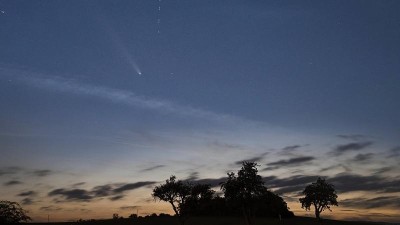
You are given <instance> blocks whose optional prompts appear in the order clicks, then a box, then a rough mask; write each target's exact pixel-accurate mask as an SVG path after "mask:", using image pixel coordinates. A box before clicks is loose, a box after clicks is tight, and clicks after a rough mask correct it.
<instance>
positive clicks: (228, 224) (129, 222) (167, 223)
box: [32, 217, 387, 225]
mask: <svg viewBox="0 0 400 225" xmlns="http://www.w3.org/2000/svg"><path fill="white" fill-rule="evenodd" d="M32 224H35V225H52V224H54V225H70V224H73V225H76V224H79V225H81V224H82V225H86V224H88V225H114V224H115V225H179V222H178V219H177V218H176V217H166V218H160V217H150V218H138V219H118V220H97V221H93V222H79V223H77V222H65V223H32ZM243 224H244V223H243V219H242V218H240V217H192V218H189V219H188V220H187V221H186V223H185V225H243ZM383 224H386V225H387V223H372V222H350V221H338V220H323V221H322V225H383ZM256 225H321V223H319V222H318V221H317V220H316V219H314V218H307V217H295V218H291V219H284V220H283V221H279V220H278V219H274V218H258V219H257V220H256Z"/></svg>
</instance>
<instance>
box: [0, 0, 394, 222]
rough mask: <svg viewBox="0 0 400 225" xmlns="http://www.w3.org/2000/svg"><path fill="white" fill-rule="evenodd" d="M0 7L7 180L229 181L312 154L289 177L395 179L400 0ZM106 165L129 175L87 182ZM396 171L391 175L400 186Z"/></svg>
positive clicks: (0, 132)
mask: <svg viewBox="0 0 400 225" xmlns="http://www.w3.org/2000/svg"><path fill="white" fill-rule="evenodd" d="M159 7H160V10H159ZM0 10H2V12H1V13H0V43H1V44H0V105H1V108H0V109H1V110H0V149H1V150H0V151H2V153H3V155H5V156H7V159H5V158H2V159H0V162H1V164H2V165H4V168H3V169H1V168H0V171H1V170H2V171H8V169H7V168H12V167H15V166H18V167H23V168H24V169H21V170H18V171H19V172H15V173H14V174H20V173H21V172H20V171H25V170H32V169H48V170H51V171H57V172H60V171H63V173H65V174H64V175H63V176H66V177H68V176H70V175H71V174H74V173H81V172H79V171H80V169H82V170H83V171H85V172H82V173H81V174H84V175H81V176H78V177H74V176H72V175H71V177H68V179H67V178H66V179H64V181H63V182H60V183H57V182H58V181H57V182H56V183H57V184H58V185H56V187H52V188H59V186H63V185H68V184H69V183H68V182H67V181H66V180H68V181H70V182H75V181H76V183H78V182H79V181H82V180H84V181H85V183H86V187H85V188H91V187H93V186H94V185H97V184H98V183H99V182H100V183H101V182H103V183H104V182H127V181H126V179H132V176H134V177H135V178H134V179H133V180H134V181H141V179H146V180H157V181H160V180H163V179H164V178H166V177H168V176H169V174H171V173H175V174H177V175H181V176H182V177H185V176H189V175H190V174H191V173H192V172H193V171H197V172H199V174H200V175H198V176H199V178H219V177H221V176H224V174H225V171H226V170H230V169H235V168H236V167H235V166H234V162H236V161H237V160H241V159H246V158H247V159H249V158H257V159H259V160H260V162H259V163H260V164H261V165H262V167H263V168H264V167H265V168H270V169H272V168H271V167H270V166H268V164H270V163H273V162H275V161H277V162H279V160H288V162H289V164H290V162H292V161H290V159H292V158H293V157H305V156H308V155H313V156H314V157H315V159H312V160H313V162H312V163H311V162H310V164H306V165H297V166H298V168H290V169H288V170H285V169H284V168H282V169H281V170H278V171H279V172H277V173H276V174H275V175H276V176H278V177H279V178H282V179H283V178H285V177H290V176H297V175H299V174H300V175H302V176H305V175H310V176H311V175H316V174H319V173H320V172H319V171H323V168H322V167H325V166H329V165H330V166H332V168H333V167H335V166H336V167H335V168H342V169H343V168H347V169H344V170H345V171H341V170H340V169H338V171H330V172H329V173H327V174H324V175H326V176H328V177H332V178H333V179H334V178H335V177H336V178H337V176H339V175H340V174H342V173H350V174H351V175H354V174H357V175H360V176H367V175H368V174H367V173H366V170H365V168H364V167H363V166H362V165H364V166H365V165H366V164H368V165H367V167H368V169H371V170H374V171H375V170H379V169H382V168H385V167H393V168H397V169H398V166H396V159H398V158H396V157H399V152H398V150H396V149H398V147H396V146H399V145H400V143H399V142H398V138H399V127H400V119H399V116H398V115H400V104H399V103H398V101H399V100H398V99H399V96H400V89H399V88H398V86H399V84H400V75H399V74H400V64H399V62H400V44H399V40H400V14H399V13H398V12H399V11H400V2H399V1H395V0H394V1H365V0H363V1H347V0H346V1H264V0H247V1H245V0H218V1H216V0H162V1H158V0H130V1H57V0H53V1H18V0H15V1H0ZM158 18H159V19H160V23H159V24H158V22H157V19H158ZM158 29H159V30H160V32H158ZM337 135H340V136H337ZM352 144H353V145H352ZM346 145H349V146H350V147H349V148H346ZM287 146H298V147H297V148H295V149H297V150H298V151H297V152H296V153H295V154H294V153H293V152H292V153H291V154H288V153H287V152H286V153H285V150H284V149H285V147H287ZM340 146H344V148H340ZM360 146H361V147H360ZM340 149H345V150H343V151H342V150H340ZM360 150H362V151H360ZM266 151H267V152H270V153H269V154H270V156H271V157H268V158H266V157H265V154H264V153H265V152H266ZM281 151H283V152H281ZM343 152H345V153H346V154H343ZM263 154H264V155H263ZM293 154H294V155H293ZM357 154H361V155H362V156H359V155H358V158H357ZM368 154H372V155H368ZM272 155H274V156H272ZM393 155H395V157H393ZM328 156H329V157H328ZM291 157H292V158H291ZM332 157H333V158H332ZM360 157H361V158H362V159H364V160H361V161H362V163H361V165H359V164H357V163H360V162H361V161H357V160H358V159H360ZM363 157H364V158H363ZM199 158H200V159H201V160H200V162H198V163H195V164H192V163H191V162H192V161H193V160H194V161H198V160H199ZM366 158H368V160H371V161H368V163H366V162H367V161H365V159H366ZM387 158H388V159H387ZM326 160H327V161H328V163H327V164H326V163H323V164H322V163H321V162H323V161H326ZM55 161H57V162H59V163H57V165H55V163H54V162H55ZM356 161H357V162H356ZM178 162H179V163H178ZM281 162H282V161H281ZM132 163H133V164H132ZM265 163H266V164H265ZM161 165H162V167H165V168H164V169H163V171H154V173H153V174H152V175H151V176H150V177H148V176H145V175H143V174H141V175H138V174H139V173H140V171H141V170H143V169H145V168H146V167H151V166H155V168H162V167H157V166H161ZM271 165H275V164H271ZM283 165H287V164H283ZM322 165H324V166H322ZM343 166H344V167H343ZM99 168H110V171H114V172H110V171H109V172H107V171H104V173H105V174H108V173H110V174H115V173H118V174H120V176H118V177H117V178H115V179H112V176H111V175H104V176H101V175H100V176H99V175H97V176H98V177H97V178H96V179H95V181H86V180H87V179H88V180H91V179H89V178H92V177H93V176H94V175H93V173H94V171H98V170H99ZM348 168H350V169H348ZM393 168H391V169H390V170H387V171H386V173H385V174H383V175H382V177H383V178H384V179H388V180H391V181H397V182H398V177H397V178H396V174H395V173H394V169H393ZM275 169H276V168H275ZM275 169H273V170H275ZM128 170H132V172H134V171H136V172H137V173H138V174H136V173H133V174H132V173H129V172H127V171H128ZM66 171H67V172H66ZM124 171H125V172H124ZM265 171H267V170H265ZM0 174H1V173H0ZM25 174H26V173H25ZM265 175H266V176H267V175H271V174H268V173H267V172H266V173H265ZM342 175H343V174H342ZM21 176H22V175H21ZM104 177H107V179H104ZM127 177H129V178H127ZM383 178H382V179H383ZM0 179H1V180H2V181H4V183H6V182H8V181H9V180H10V179H23V178H22V177H19V176H17V175H14V177H9V176H5V175H0ZM41 184H46V181H42V182H41ZM21 188H22V189H29V188H32V187H30V186H29V185H25V186H21ZM48 188H49V187H48ZM50 189H51V188H50ZM277 189H279V186H277ZM46 191H47V189H46V190H43V189H42V190H41V192H40V191H38V190H37V192H38V193H39V192H40V193H43V194H45V192H46ZM49 191H50V190H49ZM143 191H144V192H146V191H147V192H149V190H147V189H146V190H143ZM352 191H359V190H358V189H357V190H352ZM147 192H146V193H147ZM133 194H134V193H133ZM394 195H396V196H397V197H399V192H395V193H394ZM38 196H39V194H38ZM288 196H289V197H290V196H291V195H290V193H289V194H288ZM349 196H350V195H349ZM355 196H356V195H353V196H352V198H353V199H354V198H356V197H358V198H364V197H365V196H356V197H355ZM36 197H37V196H36ZM292 197H293V196H292ZM347 197H348V196H347ZM350 197H351V196H350ZM127 199H128V198H127ZM344 199H345V198H344ZM350 199H351V198H350ZM292 200H293V199H290V198H289V199H288V201H289V202H291V201H292ZM49 201H51V199H49ZM114 203H115V202H114ZM36 204H38V205H39V206H40V207H44V206H43V205H41V204H39V203H36ZM43 204H45V203H43ZM48 204H50V203H48ZM115 204H117V203H115ZM138 204H142V203H140V201H139V203H138ZM293 204H294V203H293ZM348 204H349V205H351V204H350V203H348ZM71 205H73V204H71ZM39 206H35V205H33V206H32V207H33V209H34V211H35V210H38V209H40V207H39ZM389 206H390V207H392V208H390V207H389V209H385V210H389V211H385V212H387V213H388V215H389V214H390V212H391V211H390V210H393V205H390V204H389ZM35 207H36V208H35ZM46 207H47V206H46ZM71 207H72V206H71ZM73 207H75V205H73ZM299 212H300V211H299ZM342 215H345V214H342ZM357 215H361V214H357ZM93 216H100V214H99V215H97V214H96V215H93ZM363 216H365V215H363ZM346 218H349V215H347V217H346ZM39 219H40V218H39ZM371 219H378V220H379V219H381V218H375V217H373V216H372V217H371ZM397 219H398V218H397Z"/></svg>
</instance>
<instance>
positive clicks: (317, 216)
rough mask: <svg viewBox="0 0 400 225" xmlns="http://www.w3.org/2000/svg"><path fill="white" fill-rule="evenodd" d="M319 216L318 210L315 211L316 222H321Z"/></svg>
mask: <svg viewBox="0 0 400 225" xmlns="http://www.w3.org/2000/svg"><path fill="white" fill-rule="evenodd" d="M319 214H320V212H319V211H318V210H315V217H316V218H317V219H318V220H321V218H320V217H319Z"/></svg>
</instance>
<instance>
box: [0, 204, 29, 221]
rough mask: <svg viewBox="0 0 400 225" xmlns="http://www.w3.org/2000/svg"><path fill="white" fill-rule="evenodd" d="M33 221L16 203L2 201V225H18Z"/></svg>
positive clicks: (0, 209)
mask: <svg viewBox="0 0 400 225" xmlns="http://www.w3.org/2000/svg"><path fill="white" fill-rule="evenodd" d="M29 220H32V219H31V218H30V217H29V216H28V215H26V211H25V210H23V209H22V207H21V206H20V205H19V204H18V203H16V202H10V201H0V224H17V223H20V222H28V221H29Z"/></svg>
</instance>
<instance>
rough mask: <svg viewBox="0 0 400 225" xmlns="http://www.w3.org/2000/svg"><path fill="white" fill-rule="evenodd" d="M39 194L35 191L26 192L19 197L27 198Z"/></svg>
mask: <svg viewBox="0 0 400 225" xmlns="http://www.w3.org/2000/svg"><path fill="white" fill-rule="evenodd" d="M35 195H37V193H36V192H35V191H25V192H21V193H19V194H18V195H17V196H21V197H25V196H35Z"/></svg>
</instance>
